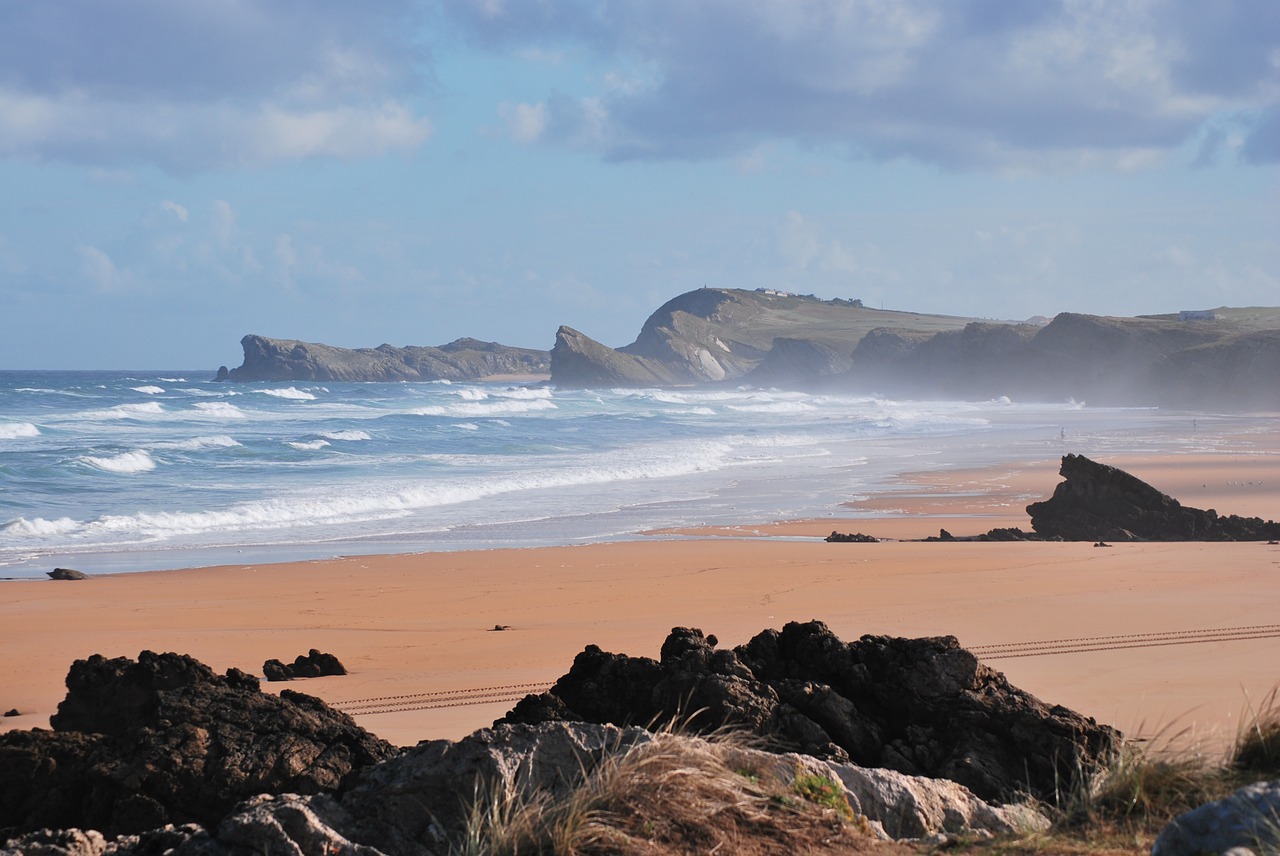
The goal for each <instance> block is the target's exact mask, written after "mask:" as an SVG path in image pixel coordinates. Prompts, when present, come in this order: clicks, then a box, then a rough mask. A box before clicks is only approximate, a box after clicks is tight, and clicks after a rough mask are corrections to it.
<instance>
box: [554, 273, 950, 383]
mask: <svg viewBox="0 0 1280 856" xmlns="http://www.w3.org/2000/svg"><path fill="white" fill-rule="evenodd" d="M971 320H972V319H968V318H952V317H949V316H944V315H922V314H914V313H909V312H885V311H883V310H878V309H867V308H865V307H863V306H862V305H861V304H860V303H858V302H857V301H852V300H819V299H817V298H815V297H807V296H800V295H792V294H784V293H781V292H772V291H742V290H738V289H722V288H700V289H698V290H696V291H690V292H687V293H685V294H682V295H680V296H679V297H676V298H673V299H672V300H669V301H667V302H666V303H665V304H663V305H662V306H661V307H659V308H658V309H657V311H655V312H654V313H653V314H652V315H651V316H649V319H648V320H647V321H645V323H644V326H643V327H642V328H641V330H640V335H639V336H638V337H637V338H636V340H635V341H634V342H632V343H631V344H630V345H627V346H625V347H622V348H616V349H615V348H610V347H608V346H606V345H602V344H601V343H599V342H596V341H595V340H593V339H590V338H589V337H587V336H585V335H583V334H582V333H579V332H577V331H576V330H570V329H568V328H561V331H560V335H559V336H558V337H557V341H556V347H555V349H554V350H553V351H552V359H551V380H552V382H553V383H555V384H557V385H558V386H562V387H589V386H597V385H601V384H605V383H607V384H610V385H614V386H655V385H656V386H671V385H688V384H698V383H708V382H716V381H733V380H737V379H739V378H744V377H747V376H748V375H749V374H750V373H752V372H753V371H755V370H757V369H759V371H760V372H761V374H760V376H759V378H758V379H757V382H768V383H771V384H778V385H795V384H801V383H807V382H811V381H813V380H815V379H817V378H819V377H823V376H827V375H831V374H835V373H837V372H840V371H842V370H844V369H845V368H847V367H848V364H849V361H850V355H851V354H852V353H853V349H854V347H855V346H856V345H857V343H858V341H859V340H860V339H861V338H862V337H863V336H865V335H866V334H867V333H869V332H870V331H871V330H874V329H876V328H878V327H887V326H893V327H895V328H897V329H901V330H905V331H911V332H915V333H919V334H921V335H928V334H933V333H936V332H939V331H943V330H952V329H958V328H960V327H963V326H964V325H965V324H966V323H968V322H969V321H971ZM779 342H782V343H783V350H780V351H778V353H776V354H774V351H775V349H776V348H777V345H778V343H779ZM771 355H772V357H771Z"/></svg>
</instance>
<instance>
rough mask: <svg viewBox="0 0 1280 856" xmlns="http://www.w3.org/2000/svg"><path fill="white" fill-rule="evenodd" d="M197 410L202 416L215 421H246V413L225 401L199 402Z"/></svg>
mask: <svg viewBox="0 0 1280 856" xmlns="http://www.w3.org/2000/svg"><path fill="white" fill-rule="evenodd" d="M195 410H196V411H197V413H199V414H200V415H202V416H208V417H211V418H214V419H245V418H247V417H246V416H245V412H244V411H243V410H241V409H240V408H239V407H236V406H235V405H234V404H228V403H227V402H225V401H197V402H196V405H195Z"/></svg>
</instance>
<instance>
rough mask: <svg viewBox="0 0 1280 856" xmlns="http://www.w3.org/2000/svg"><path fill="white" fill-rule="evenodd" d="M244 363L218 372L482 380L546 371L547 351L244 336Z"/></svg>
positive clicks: (224, 376)
mask: <svg viewBox="0 0 1280 856" xmlns="http://www.w3.org/2000/svg"><path fill="white" fill-rule="evenodd" d="M240 347H241V348H243V349H244V363H243V364H242V365H241V366H240V367H239V368H234V369H231V370H230V371H227V370H226V367H225V366H224V367H223V368H222V369H220V370H219V371H218V377H217V380H232V381H262V380H266V381H290V380H308V381H351V382H366V381H430V380H451V381H467V380H481V379H483V378H486V377H493V376H495V375H545V374H548V373H549V372H550V371H551V355H550V353H548V352H547V351H538V350H533V349H530V348H512V347H509V346H507V345H499V344H498V343H496V342H481V341H478V340H476V339H458V340H457V341H455V342H450V343H449V344H447V345H441V346H440V347H438V348H432V347H415V346H410V347H407V348H396V347H393V346H391V345H379V346H378V347H376V348H358V349H354V350H353V349H349V348H335V347H334V346H332V345H322V344H318V343H313V342H299V341H297V340H295V339H268V338H267V337H265V336H255V335H248V336H245V337H244V338H243V339H241V340H240Z"/></svg>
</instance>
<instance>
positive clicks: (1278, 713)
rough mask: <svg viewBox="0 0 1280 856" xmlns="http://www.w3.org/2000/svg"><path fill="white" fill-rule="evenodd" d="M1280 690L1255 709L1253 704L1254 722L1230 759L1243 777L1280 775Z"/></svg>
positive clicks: (1237, 743)
mask: <svg viewBox="0 0 1280 856" xmlns="http://www.w3.org/2000/svg"><path fill="white" fill-rule="evenodd" d="M1277 691H1280V687H1278V688H1273V689H1272V690H1271V692H1270V693H1269V694H1268V695H1267V696H1266V697H1265V698H1264V699H1263V700H1262V704H1261V705H1259V706H1258V708H1257V709H1256V710H1255V709H1253V707H1252V705H1250V712H1251V716H1250V721H1249V724H1248V726H1247V727H1245V728H1243V729H1241V732H1240V733H1239V734H1238V735H1237V736H1236V742H1235V746H1234V747H1232V750H1231V757H1230V759H1229V763H1230V766H1231V768H1232V770H1233V771H1234V772H1235V773H1236V774H1237V775H1240V776H1254V777H1260V778H1272V777H1275V776H1277V775H1280V697H1278V696H1277Z"/></svg>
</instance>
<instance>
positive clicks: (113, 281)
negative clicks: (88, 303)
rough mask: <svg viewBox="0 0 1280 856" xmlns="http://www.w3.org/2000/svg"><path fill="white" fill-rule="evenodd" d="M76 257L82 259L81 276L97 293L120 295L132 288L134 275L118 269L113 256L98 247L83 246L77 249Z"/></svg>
mask: <svg viewBox="0 0 1280 856" xmlns="http://www.w3.org/2000/svg"><path fill="white" fill-rule="evenodd" d="M76 255H78V256H79V257H80V273H81V275H82V276H84V278H85V279H86V280H88V281H89V284H90V285H92V286H93V288H94V290H95V291H99V292H101V293H103V294H120V293H122V292H126V291H129V290H130V289H131V288H132V286H133V277H132V275H130V274H129V273H128V272H126V271H122V270H121V269H120V268H118V267H117V266H116V263H115V262H114V261H112V259H111V256H109V255H107V254H106V253H104V252H103V251H102V250H100V249H98V248H97V247H94V246H90V245H88V244H81V245H80V246H78V247H76Z"/></svg>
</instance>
